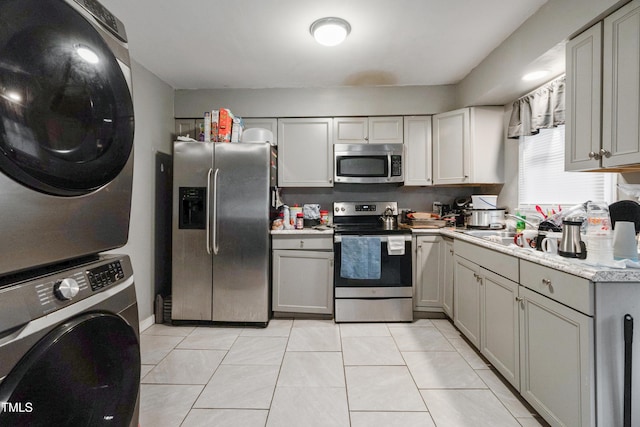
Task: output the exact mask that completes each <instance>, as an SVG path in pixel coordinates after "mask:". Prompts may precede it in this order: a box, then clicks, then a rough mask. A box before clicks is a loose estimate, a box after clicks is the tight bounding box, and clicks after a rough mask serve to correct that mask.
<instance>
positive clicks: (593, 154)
mask: <svg viewBox="0 0 640 427" xmlns="http://www.w3.org/2000/svg"><path fill="white" fill-rule="evenodd" d="M600 157H602V156H600V154H599V153H596V152H594V151H590V152H589V158H590V159H593V160H600Z"/></svg>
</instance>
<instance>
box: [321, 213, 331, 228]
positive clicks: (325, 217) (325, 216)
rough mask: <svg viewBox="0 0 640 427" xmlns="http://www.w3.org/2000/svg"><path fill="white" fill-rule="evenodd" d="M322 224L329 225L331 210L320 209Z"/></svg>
mask: <svg viewBox="0 0 640 427" xmlns="http://www.w3.org/2000/svg"><path fill="white" fill-rule="evenodd" d="M320 224H322V225H329V211H326V210H321V211H320Z"/></svg>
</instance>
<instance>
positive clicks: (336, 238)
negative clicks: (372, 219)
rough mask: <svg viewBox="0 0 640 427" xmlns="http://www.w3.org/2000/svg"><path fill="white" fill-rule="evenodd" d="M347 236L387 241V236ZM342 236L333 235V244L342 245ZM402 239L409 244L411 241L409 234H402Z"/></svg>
mask: <svg viewBox="0 0 640 427" xmlns="http://www.w3.org/2000/svg"><path fill="white" fill-rule="evenodd" d="M349 236H357V237H378V238H379V239H380V242H383V243H384V242H388V241H389V236H387V235H384V236H378V235H375V234H373V235H369V234H367V235H352V234H350V235H349ZM342 237H343V236H342V235H340V234H334V235H333V242H334V243H342ZM402 237H404V240H405V242H410V241H411V234H403V235H402Z"/></svg>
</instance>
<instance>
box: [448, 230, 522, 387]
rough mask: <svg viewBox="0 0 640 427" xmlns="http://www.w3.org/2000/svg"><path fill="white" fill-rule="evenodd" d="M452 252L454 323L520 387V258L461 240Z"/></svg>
mask: <svg viewBox="0 0 640 427" xmlns="http://www.w3.org/2000/svg"><path fill="white" fill-rule="evenodd" d="M454 248H455V249H454V254H453V255H452V256H453V259H454V294H453V295H454V302H453V313H454V317H453V318H454V324H455V325H456V326H457V327H458V329H460V331H461V332H462V333H463V334H464V335H465V336H466V337H467V338H468V339H469V341H471V343H473V345H475V346H476V348H478V350H480V352H481V353H482V355H483V356H485V357H486V358H487V360H489V361H490V362H491V364H492V365H493V366H494V367H495V368H496V369H497V370H498V372H500V373H501V374H502V375H503V376H504V378H505V379H506V380H507V381H509V382H510V383H511V385H513V386H514V387H515V388H516V389H518V387H519V385H520V366H519V364H520V346H519V333H520V331H519V326H518V325H519V316H518V305H517V303H518V301H517V298H518V283H517V280H518V277H519V264H518V259H517V258H516V257H513V256H510V255H507V254H504V253H500V252H496V251H493V250H491V249H488V248H483V247H480V246H476V245H473V244H470V243H468V242H463V241H458V240H455V241H454Z"/></svg>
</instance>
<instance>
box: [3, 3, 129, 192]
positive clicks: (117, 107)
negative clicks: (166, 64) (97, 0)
mask: <svg viewBox="0 0 640 427" xmlns="http://www.w3.org/2000/svg"><path fill="white" fill-rule="evenodd" d="M26 10H28V11H29V13H25V11H26ZM0 21H2V23H1V25H0V58H2V61H1V62H0V88H1V89H0V90H2V93H1V97H0V116H2V120H1V121H0V151H1V153H2V155H1V156H0V168H1V169H2V170H3V171H4V173H5V174H7V175H9V176H10V177H12V178H13V179H15V180H17V181H19V182H21V183H23V184H25V185H27V186H29V187H32V188H34V189H36V190H40V191H43V192H46V193H51V194H56V195H77V194H83V193H86V192H89V191H92V190H95V189H96V188H99V187H101V186H103V185H105V184H107V183H109V182H110V181H112V180H113V179H114V178H115V177H116V176H117V175H118V174H119V173H120V171H121V170H122V169H123V168H124V166H125V164H126V162H127V159H128V158H129V154H130V152H131V149H132V147H133V105H132V102H131V95H130V92H129V87H128V85H127V81H126V80H125V77H124V75H123V72H122V69H121V67H120V65H119V63H118V60H117V59H116V57H115V55H114V53H113V52H112V50H111V49H110V47H109V46H108V45H107V43H106V42H105V40H104V38H103V37H101V36H100V34H98V32H97V31H96V30H95V28H94V27H93V26H92V25H91V24H90V23H89V22H87V20H86V19H85V18H83V17H82V16H81V15H80V14H79V13H77V12H76V11H75V10H73V8H72V7H71V6H70V5H69V4H67V3H65V2H63V1H60V0H55V1H51V0H49V1H41V0H19V1H10V2H9V5H7V6H3V13H2V18H0Z"/></svg>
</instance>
